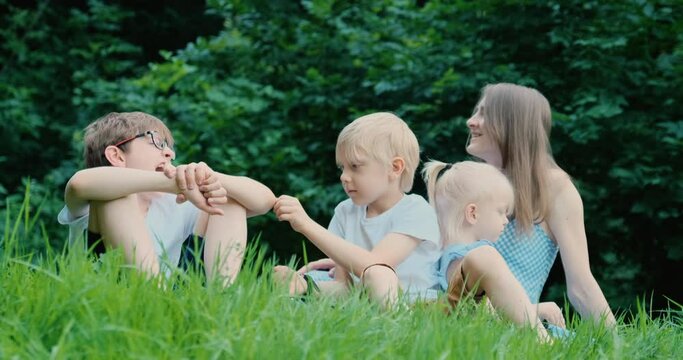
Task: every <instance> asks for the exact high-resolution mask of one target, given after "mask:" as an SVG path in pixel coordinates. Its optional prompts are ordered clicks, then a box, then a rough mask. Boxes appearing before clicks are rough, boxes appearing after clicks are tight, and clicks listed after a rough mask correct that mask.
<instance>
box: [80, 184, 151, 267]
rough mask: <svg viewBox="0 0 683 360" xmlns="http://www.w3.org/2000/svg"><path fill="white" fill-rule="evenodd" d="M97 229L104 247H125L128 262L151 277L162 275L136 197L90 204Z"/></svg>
mask: <svg viewBox="0 0 683 360" xmlns="http://www.w3.org/2000/svg"><path fill="white" fill-rule="evenodd" d="M91 207H92V209H91V212H94V213H95V214H96V216H95V217H96V222H97V224H96V226H97V228H98V229H99V231H100V234H101V235H102V238H103V240H104V244H105V245H107V246H108V247H112V248H119V247H121V248H123V252H124V255H125V259H126V262H127V263H129V264H135V266H136V267H137V268H138V269H140V270H142V271H144V272H146V273H148V274H151V275H158V274H159V261H158V259H157V255H156V253H155V252H154V245H153V243H152V239H151V238H150V236H149V232H148V230H147V226H146V225H145V216H144V214H143V213H142V210H140V206H139V204H138V199H137V195H135V194H133V195H128V196H125V197H122V198H119V199H116V200H111V201H93V202H91Z"/></svg>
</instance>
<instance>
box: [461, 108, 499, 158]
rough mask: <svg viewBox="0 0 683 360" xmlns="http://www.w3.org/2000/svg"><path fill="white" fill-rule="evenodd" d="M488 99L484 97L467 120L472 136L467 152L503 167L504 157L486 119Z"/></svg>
mask: <svg viewBox="0 0 683 360" xmlns="http://www.w3.org/2000/svg"><path fill="white" fill-rule="evenodd" d="M485 102H486V99H485V98H482V99H481V101H479V104H477V107H476V108H475V109H474V114H472V117H470V118H469V120H467V128H468V129H469V130H470V136H469V139H468V142H467V148H466V149H467V152H468V153H469V154H470V155H473V156H476V157H478V158H480V159H483V160H484V161H486V162H487V163H489V164H491V165H493V166H496V167H498V168H501V167H502V166H503V159H502V155H501V153H500V149H499V148H498V145H496V142H495V141H494V140H493V138H492V136H491V135H490V133H489V132H488V128H487V126H486V119H485V118H484V106H485Z"/></svg>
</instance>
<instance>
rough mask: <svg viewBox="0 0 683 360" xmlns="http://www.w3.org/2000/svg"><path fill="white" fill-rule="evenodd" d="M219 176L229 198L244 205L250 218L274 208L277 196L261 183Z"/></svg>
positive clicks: (243, 177)
mask: <svg viewBox="0 0 683 360" xmlns="http://www.w3.org/2000/svg"><path fill="white" fill-rule="evenodd" d="M217 174H218V173H217ZM218 176H219V181H220V182H221V184H222V185H223V187H224V188H225V190H226V191H227V192H228V196H229V197H230V198H232V199H234V200H235V201H237V202H238V203H240V204H242V206H244V208H245V209H247V215H248V216H254V215H261V214H265V213H267V212H268V211H269V210H270V209H271V208H272V207H273V204H274V203H275V195H274V194H273V192H272V191H271V190H270V189H269V188H268V187H267V186H265V185H263V184H261V183H260V182H258V181H256V180H253V179H250V178H248V177H245V176H232V175H225V174H218Z"/></svg>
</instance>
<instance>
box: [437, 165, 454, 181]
mask: <svg viewBox="0 0 683 360" xmlns="http://www.w3.org/2000/svg"><path fill="white" fill-rule="evenodd" d="M451 167H453V164H446V166H444V167H443V169H441V170H439V173H438V174H436V180H437V181H439V178H440V177H441V176H442V175H443V174H444V173H445V172H446V171H448V169H450V168H451Z"/></svg>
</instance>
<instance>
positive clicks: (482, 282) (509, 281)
mask: <svg viewBox="0 0 683 360" xmlns="http://www.w3.org/2000/svg"><path fill="white" fill-rule="evenodd" d="M462 267H463V272H464V274H465V276H466V277H467V287H468V288H469V289H474V288H475V287H476V286H477V285H478V286H479V288H480V289H483V290H484V291H485V292H486V295H487V296H488V297H489V299H490V300H491V303H492V304H493V307H494V308H495V309H496V310H497V311H498V312H499V313H501V314H502V315H503V316H506V317H507V318H509V319H510V320H512V321H513V322H515V323H517V324H520V325H531V327H533V328H535V329H536V330H537V331H538V334H539V338H541V340H547V339H548V334H547V332H546V330H545V328H544V327H543V325H542V324H541V321H540V319H539V318H538V313H537V311H536V306H534V305H533V304H531V301H529V297H528V296H527V294H526V291H524V288H523V287H522V285H521V284H520V283H519V281H517V278H515V276H514V275H513V274H512V272H510V269H509V268H508V266H507V264H506V263H505V260H504V259H503V257H502V256H501V255H500V254H499V253H498V251H496V250H495V249H494V248H492V247H489V246H482V247H479V248H476V249H474V250H472V251H470V252H469V253H468V254H467V255H466V256H465V258H464V259H463V263H462Z"/></svg>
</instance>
